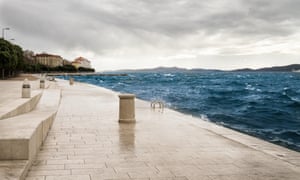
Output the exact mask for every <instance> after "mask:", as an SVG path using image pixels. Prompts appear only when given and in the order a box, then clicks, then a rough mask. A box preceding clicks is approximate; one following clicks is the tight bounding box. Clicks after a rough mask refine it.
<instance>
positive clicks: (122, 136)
mask: <svg viewBox="0 0 300 180" xmlns="http://www.w3.org/2000/svg"><path fill="white" fill-rule="evenodd" d="M58 81H59V82H58V84H59V86H60V87H61V88H62V99H61V104H60V107H59V111H58V114H57V116H56V119H55V121H54V124H53V127H52V129H51V130H50V132H49V134H48V137H47V139H46V141H45V143H44V145H43V146H42V148H41V150H40V152H39V154H38V156H37V158H36V161H35V162H34V164H33V166H32V167H31V169H30V171H29V173H28V175H27V178H26V180H101V179H122V180H123V179H124V180H126V179H140V180H146V179H151V180H152V179H153V180H158V179H159V180H164V179H166V180H201V179H203V180H215V179H222V180H223V179H224V180H225V179H226V180H243V179H245V180H248V179H249V180H252V179H262V180H267V179H285V180H286V179H295V180H296V179H299V178H300V153H298V152H294V151H290V150H288V149H285V148H282V147H279V146H276V145H273V144H270V143H267V142H264V141H262V140H259V139H256V138H253V137H250V136H247V135H243V134H241V133H238V132H235V131H232V130H229V129H226V128H223V127H220V126H217V125H215V124H212V123H210V122H206V121H204V120H201V119H198V118H194V117H192V116H188V115H184V114H181V113H178V112H175V111H173V110H169V109H165V110H164V111H163V112H161V111H159V110H152V109H151V108H150V103H149V102H145V101H141V100H136V120H137V122H136V124H119V123H118V101H119V99H118V96H117V93H115V92H112V91H109V90H106V89H103V88H99V87H95V86H91V85H87V84H80V83H75V84H74V85H73V86H70V85H69V84H68V83H67V82H66V81H62V80H58Z"/></svg>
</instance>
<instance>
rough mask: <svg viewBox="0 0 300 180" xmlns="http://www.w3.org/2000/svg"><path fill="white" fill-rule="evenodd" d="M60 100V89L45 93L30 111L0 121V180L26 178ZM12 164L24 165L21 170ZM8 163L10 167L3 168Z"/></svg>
mask: <svg viewBox="0 0 300 180" xmlns="http://www.w3.org/2000/svg"><path fill="white" fill-rule="evenodd" d="M60 98H61V90H60V89H47V90H44V91H43V95H42V97H41V99H40V101H39V103H38V104H37V106H36V108H35V109H34V110H33V111H31V112H28V113H25V114H22V115H19V116H15V117H11V118H8V119H4V120H1V121H0V179H1V178H6V179H14V177H15V176H17V178H16V179H23V178H24V177H25V175H26V173H27V171H28V169H29V167H30V166H31V164H32V162H33V160H34V158H35V157H36V155H37V153H38V152H39V149H40V146H41V145H42V143H43V142H44V140H45V138H46V137H47V133H48V131H49V129H50V127H51V125H52V123H53V120H54V118H55V115H56V112H57V109H58V106H59V103H60ZM24 160H25V162H24ZM12 161H14V162H16V163H17V164H18V162H19V163H21V164H23V166H22V168H21V170H20V167H21V165H20V166H19V168H16V166H15V164H13V163H11V162H12ZM8 162H10V163H8ZM3 163H4V165H3ZM7 163H8V164H10V166H9V165H7V166H6V165H5V164H7ZM13 169H15V171H16V172H15V171H13ZM11 171H13V172H14V173H12V172H11ZM15 173H18V174H19V175H16V174H15Z"/></svg>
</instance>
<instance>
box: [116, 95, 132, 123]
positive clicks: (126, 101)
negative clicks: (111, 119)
mask: <svg viewBox="0 0 300 180" xmlns="http://www.w3.org/2000/svg"><path fill="white" fill-rule="evenodd" d="M119 98H120V104H119V122H120V123H135V105H134V98H135V95H134V94H120V95H119Z"/></svg>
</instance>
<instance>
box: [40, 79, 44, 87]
mask: <svg viewBox="0 0 300 180" xmlns="http://www.w3.org/2000/svg"><path fill="white" fill-rule="evenodd" d="M40 88H41V89H45V78H44V77H42V78H41V79H40Z"/></svg>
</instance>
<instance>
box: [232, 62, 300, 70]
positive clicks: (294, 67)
mask: <svg viewBox="0 0 300 180" xmlns="http://www.w3.org/2000/svg"><path fill="white" fill-rule="evenodd" d="M298 70H300V64H291V65H287V66H273V67H265V68H259V69H249V68H245V69H237V70H233V71H259V72H292V71H298Z"/></svg>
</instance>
